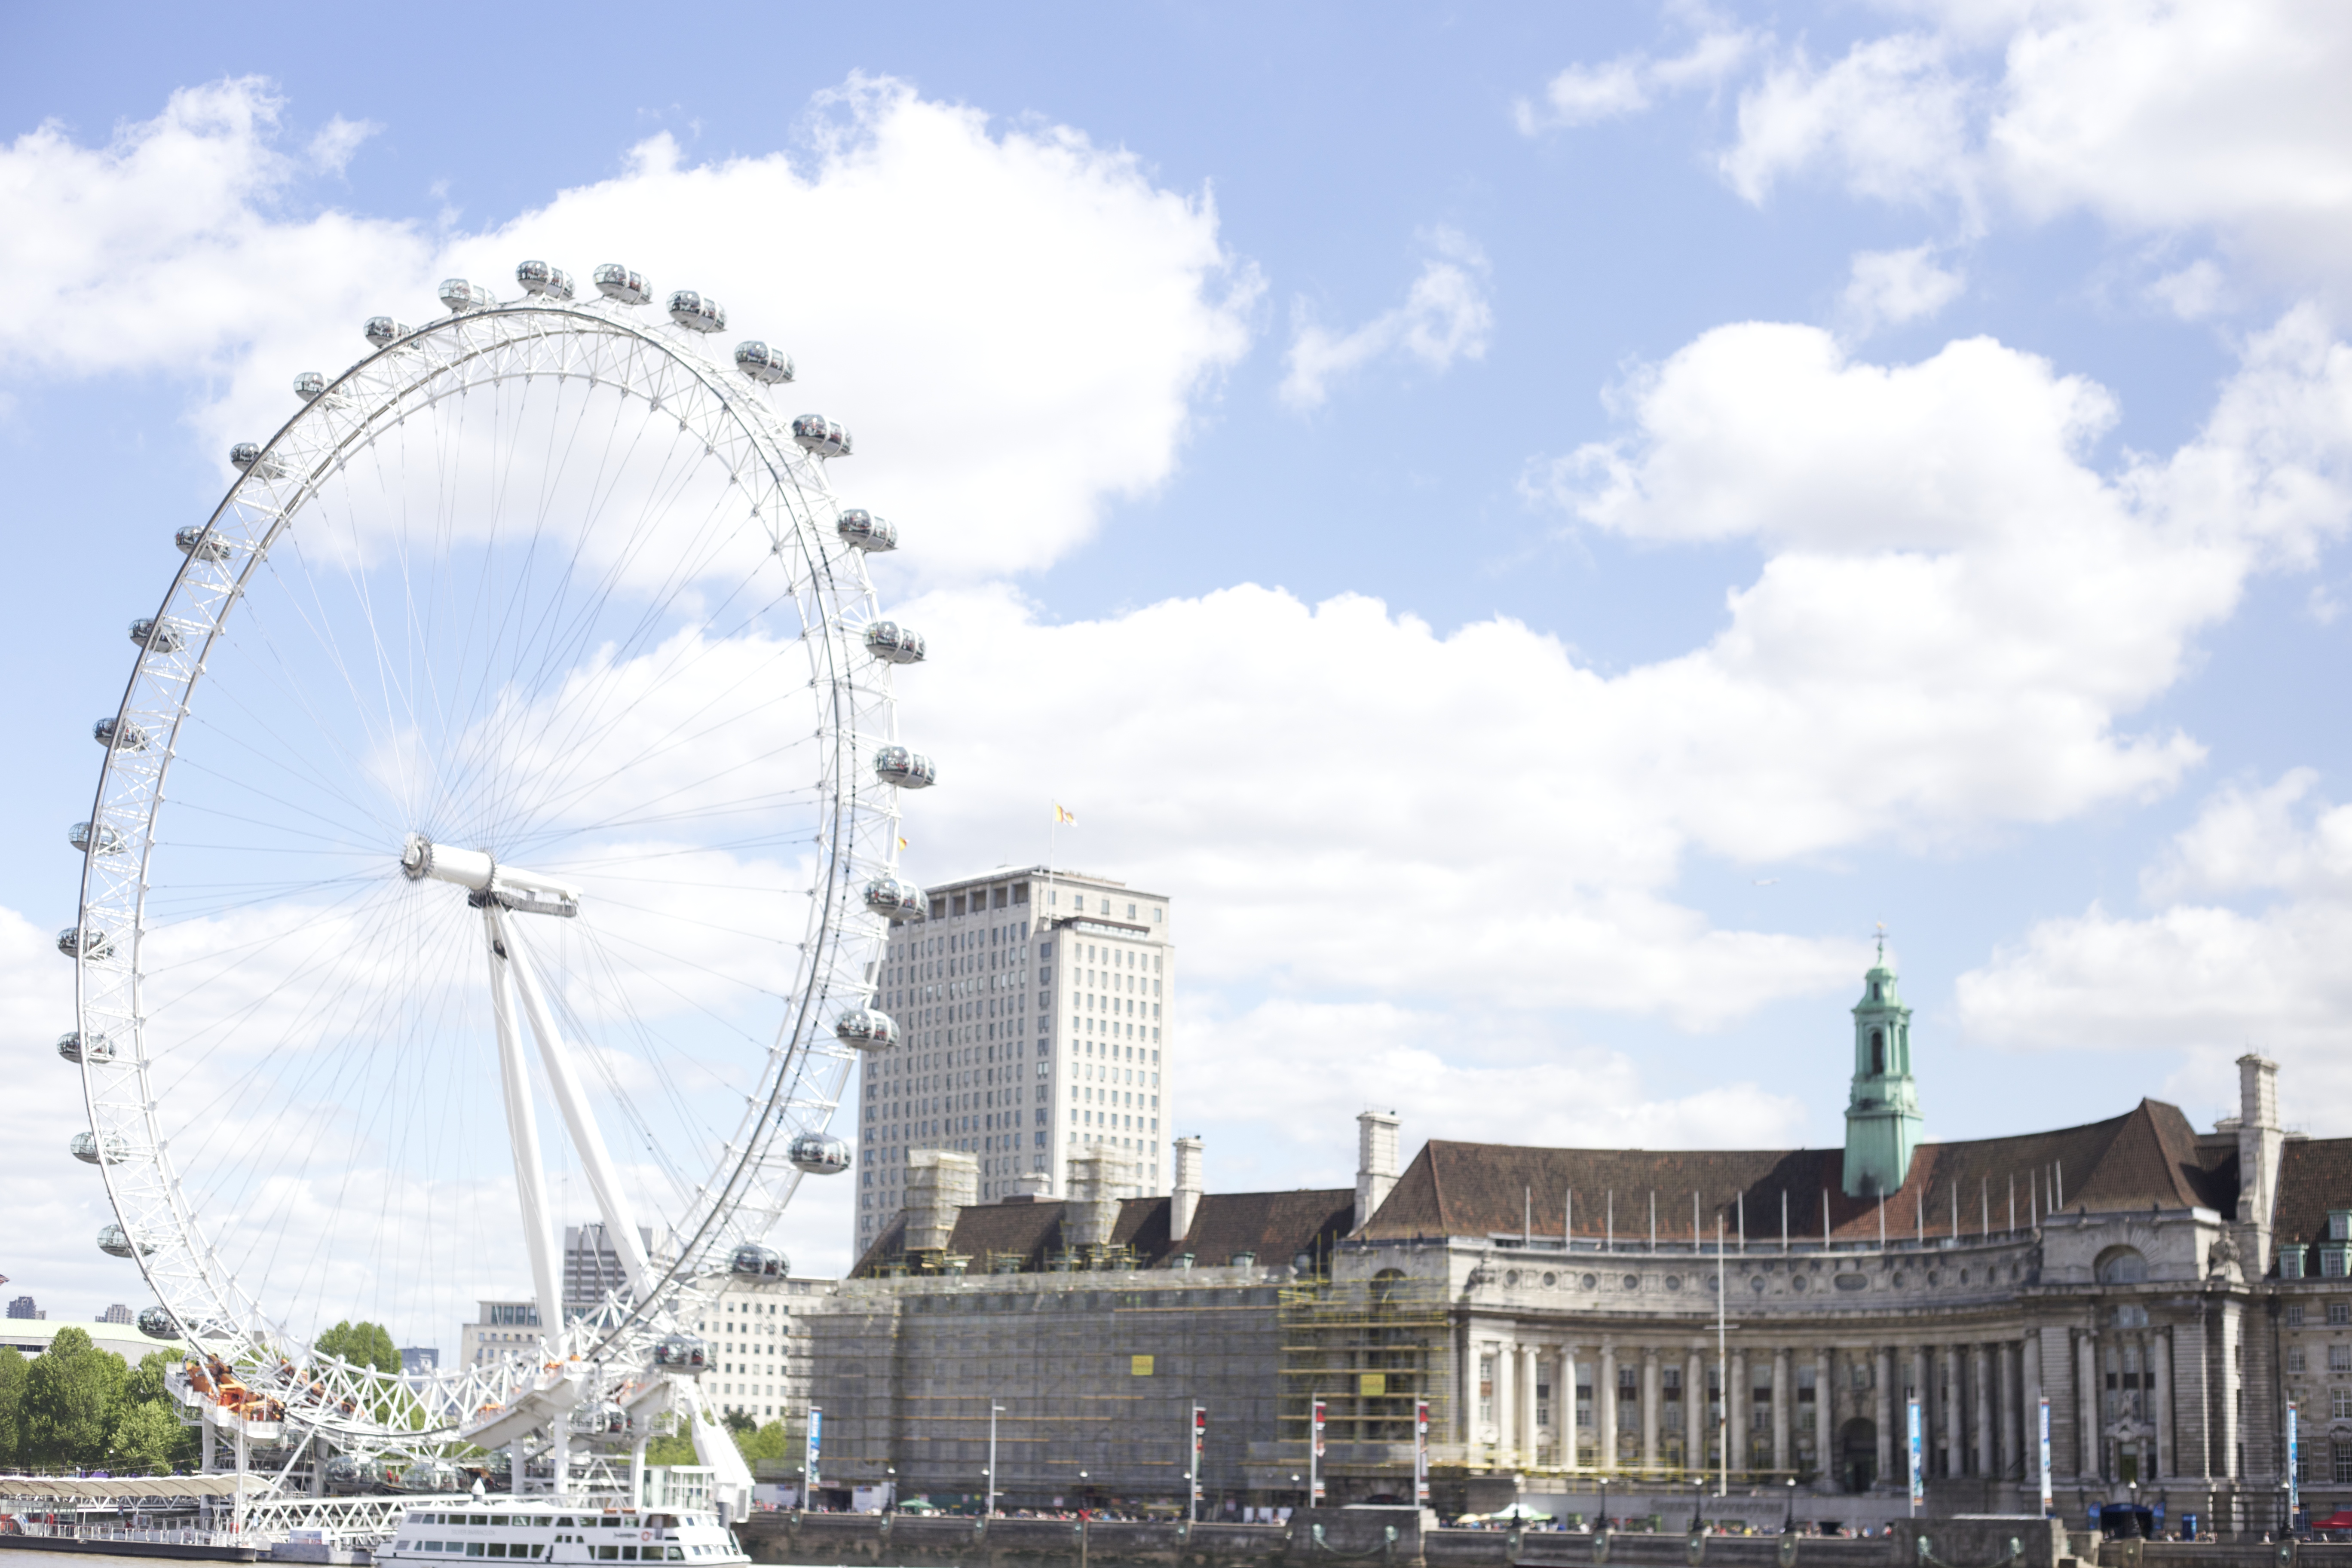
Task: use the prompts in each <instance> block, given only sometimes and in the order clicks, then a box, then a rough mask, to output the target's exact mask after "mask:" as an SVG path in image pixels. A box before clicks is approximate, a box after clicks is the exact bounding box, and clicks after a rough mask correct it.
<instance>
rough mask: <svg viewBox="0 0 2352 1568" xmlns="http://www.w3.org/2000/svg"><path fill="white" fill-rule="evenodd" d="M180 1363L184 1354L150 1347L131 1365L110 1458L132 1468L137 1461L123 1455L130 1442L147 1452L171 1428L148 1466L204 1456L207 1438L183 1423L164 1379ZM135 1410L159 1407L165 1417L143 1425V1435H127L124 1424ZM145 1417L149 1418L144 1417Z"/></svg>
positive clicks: (175, 1464)
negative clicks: (179, 1354) (159, 1436)
mask: <svg viewBox="0 0 2352 1568" xmlns="http://www.w3.org/2000/svg"><path fill="white" fill-rule="evenodd" d="M179 1364H180V1358H179V1357H177V1356H175V1355H173V1354H172V1353H171V1352H168V1351H149V1352H147V1353H146V1354H145V1355H143V1356H141V1357H140V1358H139V1364H138V1365H137V1366H134V1367H132V1368H131V1373H130V1375H129V1376H128V1377H127V1378H125V1379H124V1380H123V1385H122V1404H121V1408H120V1409H119V1410H117V1411H116V1413H115V1417H114V1431H113V1433H112V1435H111V1436H110V1437H109V1438H108V1441H107V1456H108V1458H109V1460H110V1462H111V1463H114V1464H118V1465H121V1466H124V1467H126V1468H128V1467H129V1466H131V1464H132V1463H133V1461H132V1460H131V1459H128V1458H123V1457H122V1450H123V1449H124V1445H125V1443H126V1442H135V1443H137V1444H139V1445H142V1447H141V1448H140V1451H141V1452H142V1453H146V1452H149V1451H150V1450H152V1449H153V1448H154V1446H155V1444H156V1442H157V1441H158V1440H159V1439H158V1438H157V1436H156V1434H159V1433H164V1432H168V1433H169V1436H168V1438H163V1439H161V1441H162V1448H161V1451H160V1453H158V1454H157V1457H155V1458H152V1459H149V1460H145V1461H142V1463H144V1464H145V1466H146V1468H172V1469H177V1468H181V1467H183V1466H186V1465H193V1464H194V1463H195V1461H196V1459H197V1458H199V1457H200V1456H201V1454H202V1453H203V1451H204V1439H203V1438H202V1436H199V1435H198V1433H197V1431H196V1429H195V1428H194V1427H193V1426H182V1425H181V1424H180V1413H179V1409H178V1406H177V1405H176V1403H175V1402H174V1401H173V1398H172V1391H171V1389H170V1388H169V1387H168V1386H167V1385H166V1384H164V1381H163V1380H164V1378H165V1377H166V1376H167V1375H168V1374H169V1373H171V1372H172V1370H173V1368H174V1367H176V1366H178V1365H179ZM134 1410H153V1411H156V1412H158V1413H159V1414H160V1415H161V1416H162V1420H161V1421H160V1422H155V1421H148V1422H147V1425H146V1426H144V1427H142V1434H143V1435H142V1436H139V1437H137V1438H135V1439H131V1438H126V1437H125V1436H124V1434H123V1429H122V1428H123V1424H124V1423H125V1422H126V1421H129V1420H130V1419H131V1412H133V1411H134ZM144 1419H145V1418H144V1417H142V1420H144Z"/></svg>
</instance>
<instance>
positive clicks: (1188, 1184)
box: [1168, 1138, 1201, 1247]
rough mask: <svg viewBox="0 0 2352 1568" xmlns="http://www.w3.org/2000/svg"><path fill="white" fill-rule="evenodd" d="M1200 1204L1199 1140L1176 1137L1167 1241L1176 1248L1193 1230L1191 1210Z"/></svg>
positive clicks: (1169, 1199)
mask: <svg viewBox="0 0 2352 1568" xmlns="http://www.w3.org/2000/svg"><path fill="white" fill-rule="evenodd" d="M1200 1206H1201V1141H1200V1140H1199V1139H1198V1138H1179V1139H1178V1140H1176V1184H1175V1185H1174V1187H1172V1188H1171V1189H1170V1192H1169V1195H1168V1244H1169V1246H1171V1247H1175V1246H1178V1245H1180V1244H1181V1243H1182V1241H1183V1239H1184V1238H1185V1237H1187V1236H1190V1235H1191V1234H1192V1215H1193V1211H1195V1210H1196V1209H1198V1208H1199V1207H1200Z"/></svg>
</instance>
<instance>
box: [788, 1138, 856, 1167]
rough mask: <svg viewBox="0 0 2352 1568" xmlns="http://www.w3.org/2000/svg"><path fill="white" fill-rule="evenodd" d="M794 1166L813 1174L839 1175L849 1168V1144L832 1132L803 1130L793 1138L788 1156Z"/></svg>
mask: <svg viewBox="0 0 2352 1568" xmlns="http://www.w3.org/2000/svg"><path fill="white" fill-rule="evenodd" d="M786 1157H787V1158H789V1159H790V1160H791V1161H792V1163H793V1169H795V1170H800V1171H806V1172H807V1173H809V1174H810V1175H812V1176H837V1175H839V1174H841V1173H842V1172H844V1171H846V1170H847V1169H849V1164H850V1153H849V1145H848V1144H846V1143H845V1142H842V1141H841V1140H840V1139H838V1138H835V1136H833V1134H831V1133H830V1132H803V1133H802V1134H801V1135H800V1136H799V1137H797V1138H795V1139H793V1146H792V1150H791V1152H790V1153H789V1154H788V1155H787V1156H786Z"/></svg>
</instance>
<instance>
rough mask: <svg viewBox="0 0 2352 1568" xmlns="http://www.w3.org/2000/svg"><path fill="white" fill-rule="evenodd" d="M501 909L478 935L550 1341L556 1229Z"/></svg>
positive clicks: (554, 1325)
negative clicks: (485, 954)
mask: <svg viewBox="0 0 2352 1568" xmlns="http://www.w3.org/2000/svg"><path fill="white" fill-rule="evenodd" d="M482 935H483V940H484V942H485V943H486V945H487V946H488V950H489V958H490V1012H491V1015H492V1016H494V1017H495V1018H496V1019H497V1020H498V1032H499V1081H500V1083H501V1084H502V1085H503V1086H504V1088H505V1089H506V1097H507V1138H508V1142H509V1144H510V1145H511V1146H512V1148H513V1150H514V1167H515V1191H516V1193H517V1194H518V1195H519V1196H520V1198H521V1200H522V1231H523V1240H524V1244H525V1247H526V1248H527V1249H528V1250H529V1252H530V1282H531V1287H532V1289H534V1290H536V1291H537V1292H538V1295H539V1321H540V1326H541V1331H542V1332H543V1333H544V1334H545V1335H546V1336H547V1338H548V1341H549V1342H551V1343H561V1342H562V1333H563V1280H562V1274H561V1273H560V1272H559V1270H558V1268H557V1266H556V1250H555V1228H554V1223H553V1220H552V1218H551V1215H549V1214H548V1211H547V1167H546V1166H545V1165H544V1164H543V1163H541V1159H540V1152H539V1112H538V1111H537V1110H536V1109H534V1107H533V1105H532V1103H531V1093H530V1066H529V1064H528V1063H527V1062H525V1061H524V1059H523V1054H522V1041H521V1039H520V1037H519V1036H518V1035H517V1032H516V1029H515V1005H514V976H513V973H512V965H511V963H509V959H508V957H507V952H508V949H507V946H506V943H505V942H504V940H503V938H502V935H501V933H500V931H499V909H498V906H497V905H495V904H486V905H484V906H483V909H482Z"/></svg>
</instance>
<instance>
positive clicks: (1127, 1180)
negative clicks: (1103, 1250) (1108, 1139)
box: [1062, 1143, 1135, 1250]
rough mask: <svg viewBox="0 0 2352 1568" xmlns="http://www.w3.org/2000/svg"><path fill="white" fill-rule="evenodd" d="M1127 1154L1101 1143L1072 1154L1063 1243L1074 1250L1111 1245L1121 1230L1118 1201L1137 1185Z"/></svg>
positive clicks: (1092, 1144)
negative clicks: (1082, 1151)
mask: <svg viewBox="0 0 2352 1568" xmlns="http://www.w3.org/2000/svg"><path fill="white" fill-rule="evenodd" d="M1134 1181H1135V1177H1134V1173H1133V1171H1132V1170H1131V1169H1130V1168H1129V1164H1128V1159H1127V1156H1126V1155H1125V1154H1122V1153H1120V1152H1118V1151H1117V1150H1115V1149H1111V1148H1108V1147H1106V1146H1105V1145H1103V1144H1100V1143H1091V1144H1088V1145H1087V1150H1086V1152H1084V1153H1082V1154H1073V1155H1071V1156H1070V1195H1069V1198H1068V1200H1067V1201H1066V1203H1065V1204H1064V1205H1063V1206H1062V1243H1063V1245H1064V1246H1066V1247H1070V1248H1072V1249H1073V1250H1075V1249H1076V1248H1079V1247H1108V1246H1109V1245H1110V1244H1111V1238H1112V1237H1113V1236H1114V1235H1115V1234H1116V1233H1117V1232H1118V1204H1119V1200H1120V1199H1121V1198H1123V1197H1125V1196H1127V1195H1128V1194H1129V1191H1130V1190H1131V1188H1132V1187H1133V1185H1134Z"/></svg>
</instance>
